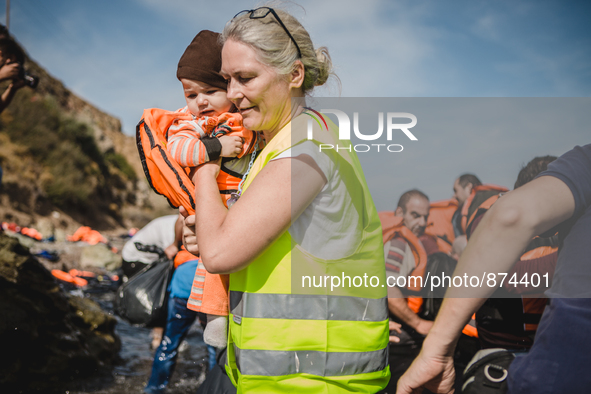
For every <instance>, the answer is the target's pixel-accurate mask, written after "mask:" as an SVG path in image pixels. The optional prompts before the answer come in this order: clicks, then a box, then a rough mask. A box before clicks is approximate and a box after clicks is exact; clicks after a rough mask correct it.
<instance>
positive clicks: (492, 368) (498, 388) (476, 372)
mask: <svg viewBox="0 0 591 394" xmlns="http://www.w3.org/2000/svg"><path fill="white" fill-rule="evenodd" d="M514 359H515V355H514V354H513V353H512V352H510V351H508V350H506V349H484V350H480V351H479V352H478V353H476V354H475V355H474V357H473V358H472V360H471V361H470V363H469V364H468V366H466V369H465V370H464V377H463V379H464V384H463V385H462V394H502V393H506V392H507V377H508V374H509V365H511V363H512V362H513V360H514Z"/></svg>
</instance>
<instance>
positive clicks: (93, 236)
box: [67, 226, 108, 245]
mask: <svg viewBox="0 0 591 394" xmlns="http://www.w3.org/2000/svg"><path fill="white" fill-rule="evenodd" d="M67 239H68V241H70V242H78V241H82V242H86V243H89V244H90V245H96V244H98V243H99V242H102V243H105V244H106V243H108V241H107V239H106V238H105V237H103V236H102V234H101V233H99V232H98V231H96V230H93V229H91V228H90V227H88V226H81V227H79V228H78V230H76V231H75V232H74V234H73V235H69V236H68V237H67Z"/></svg>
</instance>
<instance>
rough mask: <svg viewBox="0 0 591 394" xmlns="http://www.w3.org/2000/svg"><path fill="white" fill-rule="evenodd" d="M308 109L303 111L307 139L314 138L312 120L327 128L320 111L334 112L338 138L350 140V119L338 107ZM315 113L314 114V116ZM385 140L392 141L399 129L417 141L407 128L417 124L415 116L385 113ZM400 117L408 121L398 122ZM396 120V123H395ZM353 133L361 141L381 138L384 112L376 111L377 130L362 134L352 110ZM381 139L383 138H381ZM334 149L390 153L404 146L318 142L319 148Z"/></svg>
mask: <svg viewBox="0 0 591 394" xmlns="http://www.w3.org/2000/svg"><path fill="white" fill-rule="evenodd" d="M306 109H308V110H309V111H306V112H305V113H306V114H307V115H308V116H310V119H308V139H309V140H311V139H313V138H314V135H313V134H314V133H313V126H314V123H313V120H314V121H316V123H318V125H319V126H320V128H321V129H326V130H328V125H327V123H326V120H325V119H324V116H323V115H322V113H328V114H334V115H336V117H337V120H338V125H337V126H338V128H339V140H349V141H350V140H351V120H350V118H349V116H348V115H347V114H346V113H345V112H343V111H340V110H338V109H322V110H320V111H321V112H322V113H320V112H318V111H315V110H313V109H311V108H306ZM315 115H316V116H315ZM385 118H386V141H392V137H393V135H394V134H395V131H396V132H397V131H401V132H402V133H404V135H406V137H408V139H410V140H411V141H417V140H418V139H417V137H415V135H414V134H413V133H411V132H410V130H409V129H411V128H413V127H414V126H416V125H417V117H416V116H414V115H413V114H411V113H408V112H388V113H387V114H386V117H385ZM400 119H409V120H410V123H398V122H399V120H400ZM395 120H396V123H395ZM353 133H354V134H355V137H357V138H358V139H360V140H362V141H377V140H379V139H380V138H382V135H383V134H384V113H383V112H378V131H376V132H375V133H373V134H363V133H362V132H361V131H360V130H359V113H358V112H353ZM382 140H383V139H382ZM329 149H335V150H336V151H339V150H348V151H349V152H351V151H352V150H354V151H355V152H370V151H376V152H381V151H387V152H391V153H398V152H402V150H403V149H404V147H403V146H402V145H401V144H386V143H372V144H344V145H342V146H341V145H339V144H320V145H319V150H320V151H322V150H329Z"/></svg>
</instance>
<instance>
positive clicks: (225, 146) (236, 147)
mask: <svg viewBox="0 0 591 394" xmlns="http://www.w3.org/2000/svg"><path fill="white" fill-rule="evenodd" d="M219 140H220V143H221V144H222V153H220V156H222V157H236V156H238V154H239V153H240V152H242V144H243V143H244V142H243V141H242V137H236V136H230V135H223V136H221V137H220V138H219Z"/></svg>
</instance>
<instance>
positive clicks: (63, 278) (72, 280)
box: [51, 270, 88, 287]
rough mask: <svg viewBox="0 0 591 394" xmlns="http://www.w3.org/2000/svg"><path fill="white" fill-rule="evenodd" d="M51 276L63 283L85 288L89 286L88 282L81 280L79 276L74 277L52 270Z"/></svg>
mask: <svg viewBox="0 0 591 394" xmlns="http://www.w3.org/2000/svg"><path fill="white" fill-rule="evenodd" d="M51 274H52V275H53V276H55V277H56V278H57V279H59V280H61V281H64V282H68V283H72V284H74V285H76V286H78V287H84V286H86V285H87V284H88V281H87V280H86V279H83V278H79V277H77V276H72V275H70V274H69V273H67V272H64V271H62V270H51Z"/></svg>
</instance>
